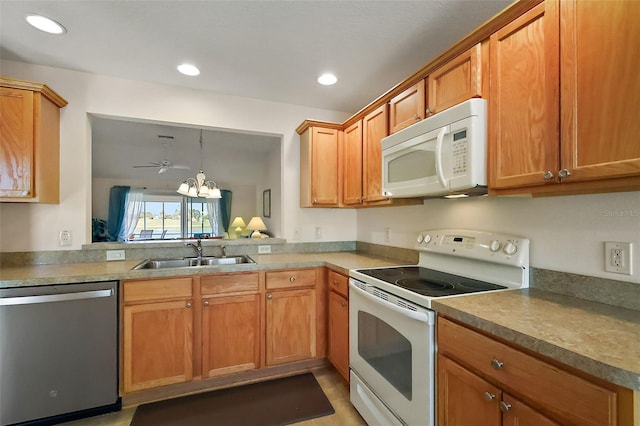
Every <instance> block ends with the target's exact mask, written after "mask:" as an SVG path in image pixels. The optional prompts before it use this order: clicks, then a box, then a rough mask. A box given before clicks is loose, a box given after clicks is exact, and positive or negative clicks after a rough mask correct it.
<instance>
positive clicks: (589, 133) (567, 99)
mask: <svg viewBox="0 0 640 426" xmlns="http://www.w3.org/2000/svg"><path fill="white" fill-rule="evenodd" d="M639 22H640V2H638V1H636V0H620V1H575V0H571V1H569V0H567V1H562V2H560V23H561V27H560V28H561V29H560V31H561V37H560V41H561V45H560V52H561V61H560V70H561V74H560V81H561V82H562V88H561V93H560V95H561V96H560V99H561V101H562V106H561V111H562V118H561V125H562V130H561V131H562V134H561V135H562V157H561V158H562V165H561V168H564V169H567V170H568V171H569V172H570V173H571V175H570V176H569V177H568V178H567V179H563V180H564V181H566V182H573V181H579V180H590V179H596V178H611V177H622V176H632V175H636V176H637V175H640V143H639V142H638V135H640V120H638V111H640V78H639V77H638V68H639V65H640V61H638V50H639V49H640V25H638V23H639Z"/></svg>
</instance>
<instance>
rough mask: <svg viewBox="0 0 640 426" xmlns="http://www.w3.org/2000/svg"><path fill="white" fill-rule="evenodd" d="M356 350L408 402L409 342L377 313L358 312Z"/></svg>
mask: <svg viewBox="0 0 640 426" xmlns="http://www.w3.org/2000/svg"><path fill="white" fill-rule="evenodd" d="M358 353H359V354H360V356H361V357H362V358H363V359H364V360H365V361H366V362H367V363H368V364H369V365H370V366H371V367H373V368H374V369H375V370H376V371H377V372H378V373H379V374H380V375H381V376H383V377H384V378H385V379H386V380H387V381H388V382H389V383H390V384H391V385H392V386H393V387H394V388H396V390H397V391H398V392H400V393H401V394H402V395H403V396H404V397H405V398H407V399H408V400H409V401H411V399H412V394H411V390H412V383H411V378H412V377H413V375H412V371H411V366H412V364H413V363H412V362H411V342H410V341H409V340H407V339H406V338H405V337H404V336H403V335H402V334H401V333H400V332H399V331H398V330H396V329H395V328H393V327H392V326H390V325H389V324H387V323H386V322H384V321H382V320H381V319H380V318H378V317H376V316H373V315H371V314H369V313H367V312H363V311H359V312H358Z"/></svg>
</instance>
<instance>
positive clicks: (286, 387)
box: [131, 373, 335, 426]
mask: <svg viewBox="0 0 640 426" xmlns="http://www.w3.org/2000/svg"><path fill="white" fill-rule="evenodd" d="M334 412H335V411H334V409H333V407H332V406H331V403H330V402H329V400H328V399H327V397H326V396H325V394H324V393H323V392H322V388H320V385H319V384H318V382H317V381H316V378H315V377H314V376H313V374H312V373H307V374H302V375H299V376H292V377H285V378H282V379H276V380H269V381H267V382H261V383H254V384H251V385H245V386H239V387H235V388H229V389H221V390H217V391H211V392H206V393H201V394H197V395H189V396H183V397H180V398H174V399H169V400H166V401H159V402H153V403H150V404H144V405H141V406H139V407H138V408H137V409H136V412H135V414H134V415H133V420H132V421H131V426H173V425H180V426H212V425H220V426H222V425H233V426H243V425H247V426H272V425H273V426H276V425H287V424H291V423H296V422H300V421H303V420H308V419H313V418H315V417H322V416H326V415H329V414H333V413H334Z"/></svg>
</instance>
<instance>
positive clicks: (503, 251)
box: [416, 229, 529, 268]
mask: <svg viewBox="0 0 640 426" xmlns="http://www.w3.org/2000/svg"><path fill="white" fill-rule="evenodd" d="M416 249H417V250H419V251H421V252H429V253H440V254H446V255H448V256H460V257H465V258H470V259H477V260H483V261H487V262H492V263H501V264H505V265H509V266H514V267H527V268H528V266H529V239H528V238H523V237H519V236H514V235H508V234H501V233H496V232H485V231H475V230H462V229H431V230H425V231H422V232H420V234H418V237H417V239H416Z"/></svg>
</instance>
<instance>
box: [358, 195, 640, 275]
mask: <svg viewBox="0 0 640 426" xmlns="http://www.w3.org/2000/svg"><path fill="white" fill-rule="evenodd" d="M357 223H358V240H359V241H366V242H371V243H376V244H386V245H392V246H396V247H405V248H413V247H414V244H415V238H416V237H417V235H418V233H419V232H420V231H421V230H425V229H433V228H463V229H478V230H488V231H495V232H505V233H511V234H515V235H519V236H523V237H528V238H529V239H530V240H531V266H533V267H536V268H544V269H552V270H556V271H563V272H572V273H578V274H584V275H590V276H596V277H604V278H610V279H615V280H620V281H630V282H638V283H640V193H639V192H621V193H612V194H592V195H575V196H562V197H543V198H515V197H509V198H507V197H501V198H489V197H476V198H469V199H457V200H444V199H442V200H441V199H438V200H426V201H425V202H424V205H418V206H406V207H392V208H377V209H365V210H359V211H358V219H357ZM385 227H389V228H391V241H390V242H385V241H384V228H385ZM604 241H630V242H632V243H633V250H632V251H633V259H632V267H633V275H632V276H629V275H621V274H613V273H610V272H604V246H603V242H604Z"/></svg>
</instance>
